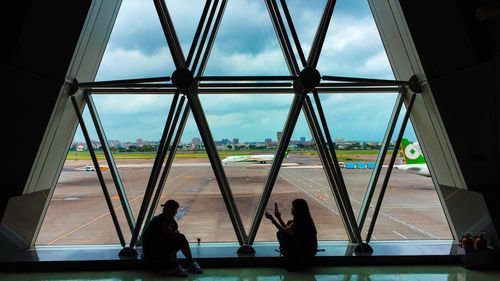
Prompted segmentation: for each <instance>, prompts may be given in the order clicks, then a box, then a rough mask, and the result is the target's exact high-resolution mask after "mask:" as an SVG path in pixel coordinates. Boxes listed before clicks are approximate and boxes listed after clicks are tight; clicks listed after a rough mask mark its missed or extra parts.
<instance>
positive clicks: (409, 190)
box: [37, 156, 452, 245]
mask: <svg viewBox="0 0 500 281" xmlns="http://www.w3.org/2000/svg"><path fill="white" fill-rule="evenodd" d="M90 164H91V163H90V161H88V162H85V161H67V162H66V164H65V166H64V169H63V172H62V174H61V177H60V178H59V182H58V185H57V186H56V190H55V192H54V195H53V197H52V201H51V204H50V206H49V209H48V211H47V214H46V217H45V220H44V223H43V225H42V228H41V231H40V234H39V236H38V239H37V244H38V245H64V244H108V243H118V238H117V235H116V230H115V228H114V226H113V223H112V220H111V216H110V214H109V210H108V208H107V206H106V203H105V201H104V197H103V195H102V194H103V192H102V190H101V187H100V185H99V182H98V180H97V176H96V173H95V172H94V171H84V170H81V168H82V167H85V165H90ZM102 164H103V165H104V164H105V163H104V162H103V163H102ZM117 166H118V169H119V172H120V178H121V180H122V182H123V186H124V188H125V190H126V193H127V197H128V200H129V202H130V206H131V209H132V211H133V213H134V217H137V214H138V212H139V208H140V205H141V204H142V200H143V195H144V190H145V187H146V185H147V182H148V178H149V176H150V173H151V168H152V161H151V160H135V161H132V160H127V161H123V162H121V163H120V162H118V163H117ZM270 166H271V165H270V164H245V165H225V166H224V172H225V174H226V176H227V178H228V182H229V185H230V187H231V193H232V195H233V196H234V200H235V203H236V207H237V209H238V211H239V214H240V217H241V220H242V222H243V224H244V225H245V228H246V231H247V232H248V231H249V229H250V226H251V224H252V221H253V219H254V217H255V210H256V208H257V206H258V204H259V200H260V197H261V194H262V192H263V189H264V186H265V183H266V180H267V175H268V173H269V170H270ZM372 171H373V170H369V169H353V170H350V169H342V174H343V177H344V180H345V183H346V186H347V190H348V193H349V197H350V203H351V205H352V209H353V211H354V214H355V216H357V215H358V212H359V209H360V206H361V204H362V201H363V198H364V196H365V191H366V188H367V185H368V182H369V180H370V176H371V173H372ZM385 172H386V168H383V169H382V174H381V179H379V186H378V188H377V189H376V190H377V191H376V192H375V194H374V199H373V201H372V206H374V204H375V200H376V198H377V196H378V190H379V189H380V184H381V182H382V179H383V176H384V174H385ZM103 175H104V177H105V182H106V185H107V188H108V190H109V192H110V194H111V197H112V201H113V204H114V207H115V211H116V213H117V215H118V217H119V221H120V226H121V229H122V231H123V233H124V236H125V238H126V240H128V239H130V236H131V234H130V229H129V227H128V225H127V223H126V220H125V216H124V212H123V209H122V207H121V205H120V200H119V198H118V196H117V193H116V188H115V186H114V184H113V181H112V178H111V175H110V174H109V171H103ZM167 198H173V199H176V200H177V201H179V203H180V204H181V208H182V217H180V218H178V222H179V227H180V230H181V232H183V233H185V234H186V236H187V237H188V239H189V240H190V241H196V239H197V238H200V239H201V241H202V242H225V241H237V239H236V236H235V234H234V230H233V227H232V224H231V221H230V219H229V216H228V214H227V209H226V207H225V205H224V202H223V199H222V196H221V192H220V190H219V186H218V184H217V181H216V179H215V177H214V174H213V171H212V168H211V167H210V165H209V162H208V160H194V159H193V160H175V161H174V164H173V165H172V168H171V172H170V174H169V177H168V179H167V182H166V184H165V187H164V190H163V193H162V198H161V201H164V200H166V199H167ZM295 198H304V199H306V200H307V201H308V203H309V207H310V209H311V213H312V216H313V218H314V220H315V223H316V227H317V229H318V239H320V240H347V239H348V236H347V234H346V231H345V229H344V226H343V222H342V220H341V217H340V214H339V211H338V207H337V204H336V199H335V196H334V195H333V193H332V191H331V188H330V186H329V184H328V180H327V178H326V176H325V173H324V171H323V168H322V166H321V162H320V161H319V159H317V158H314V157H309V158H307V157H304V156H301V157H300V158H298V157H297V158H294V157H289V158H287V159H285V163H284V165H283V167H282V169H281V170H280V172H279V174H278V178H277V179H276V183H275V185H274V188H273V191H272V194H271V198H270V199H269V201H268V204H267V206H268V210H269V211H272V210H273V208H274V203H275V202H278V204H279V206H280V208H281V212H282V213H283V216H284V217H285V219H287V218H291V217H290V211H289V210H290V206H291V201H292V200H293V199H295ZM371 212H372V211H371V210H370V212H369V215H368V218H367V220H366V223H365V227H364V228H363V231H362V234H363V235H366V229H367V227H368V224H369V223H370V220H371ZM157 213H159V208H158V211H157ZM275 232H276V229H275V228H274V226H273V225H272V224H271V223H269V221H267V220H266V219H263V220H262V223H261V225H260V227H259V231H258V234H257V238H256V240H257V241H275V240H276V236H275ZM363 238H365V237H363ZM415 239H452V237H451V233H450V230H449V227H448V224H447V222H446V219H445V216H444V213H443V210H442V208H441V204H440V202H439V200H438V197H437V194H436V190H435V188H434V186H433V183H432V180H431V179H430V178H426V177H422V176H417V175H413V174H408V173H405V172H402V171H399V170H393V171H392V177H391V180H390V182H389V185H388V188H387V193H386V196H385V197H384V201H383V205H382V208H381V212H380V214H379V217H378V221H377V224H376V227H375V230H374V233H373V236H372V240H415Z"/></svg>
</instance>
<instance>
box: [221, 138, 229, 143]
mask: <svg viewBox="0 0 500 281" xmlns="http://www.w3.org/2000/svg"><path fill="white" fill-rule="evenodd" d="M220 143H221V144H229V139H222V140H221V141H220Z"/></svg>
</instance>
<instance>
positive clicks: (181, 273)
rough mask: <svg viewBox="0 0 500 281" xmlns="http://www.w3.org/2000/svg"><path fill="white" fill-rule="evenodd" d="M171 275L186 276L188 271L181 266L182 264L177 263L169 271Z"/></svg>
mask: <svg viewBox="0 0 500 281" xmlns="http://www.w3.org/2000/svg"><path fill="white" fill-rule="evenodd" d="M170 275H172V276H178V277H187V276H188V272H187V271H186V270H185V269H184V267H182V265H180V264H178V265H177V267H176V268H175V269H174V270H173V271H172V273H170Z"/></svg>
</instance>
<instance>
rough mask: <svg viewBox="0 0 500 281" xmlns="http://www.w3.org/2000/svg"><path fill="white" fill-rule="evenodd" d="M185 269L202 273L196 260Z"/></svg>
mask: <svg viewBox="0 0 500 281" xmlns="http://www.w3.org/2000/svg"><path fill="white" fill-rule="evenodd" d="M187 271H189V272H191V273H203V269H201V267H200V265H199V264H198V263H197V262H196V261H193V262H192V263H191V264H190V265H189V266H188V268H187Z"/></svg>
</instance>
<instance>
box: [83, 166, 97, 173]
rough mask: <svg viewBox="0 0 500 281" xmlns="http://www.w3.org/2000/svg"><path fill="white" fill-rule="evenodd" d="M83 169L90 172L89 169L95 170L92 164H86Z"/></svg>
mask: <svg viewBox="0 0 500 281" xmlns="http://www.w3.org/2000/svg"><path fill="white" fill-rule="evenodd" d="M85 171H87V172H90V171H95V168H94V166H90V165H87V166H85Z"/></svg>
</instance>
